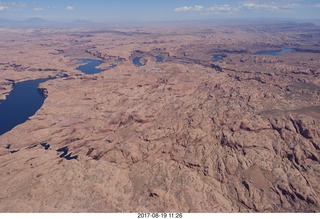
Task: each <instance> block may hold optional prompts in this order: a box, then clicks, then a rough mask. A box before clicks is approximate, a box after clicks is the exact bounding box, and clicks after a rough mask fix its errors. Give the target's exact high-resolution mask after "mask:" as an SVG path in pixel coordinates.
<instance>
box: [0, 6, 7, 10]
mask: <svg viewBox="0 0 320 219" xmlns="http://www.w3.org/2000/svg"><path fill="white" fill-rule="evenodd" d="M7 9H9V7H8V6H5V5H0V11H5V10H7Z"/></svg>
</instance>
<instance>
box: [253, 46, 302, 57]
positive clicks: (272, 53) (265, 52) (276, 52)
mask: <svg viewBox="0 0 320 219" xmlns="http://www.w3.org/2000/svg"><path fill="white" fill-rule="evenodd" d="M294 51H296V50H295V49H291V48H285V49H278V50H260V51H257V52H255V53H254V55H269V56H275V57H279V56H282V55H283V53H289V52H294Z"/></svg>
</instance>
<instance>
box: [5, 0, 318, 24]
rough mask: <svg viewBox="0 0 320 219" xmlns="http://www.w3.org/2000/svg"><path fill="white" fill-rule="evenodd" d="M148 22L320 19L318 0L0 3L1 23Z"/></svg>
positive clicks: (31, 0) (22, 0)
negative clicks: (21, 21) (15, 21)
mask: <svg viewBox="0 0 320 219" xmlns="http://www.w3.org/2000/svg"><path fill="white" fill-rule="evenodd" d="M33 17H38V18H43V19H46V20H49V21H60V22H61V21H66V22H71V21H74V20H88V21H93V22H126V21H133V22H136V21H137V22H139V21H142V22H148V21H175V20H176V21H180V20H201V19H205V20H207V19H239V18H240V19H242V18H243V19H257V18H272V19H275V18H279V19H281V18H289V19H320V0H278V1H268V0H197V1H195V0H20V1H19V0H17V1H13V0H0V19H10V20H25V19H29V18H33Z"/></svg>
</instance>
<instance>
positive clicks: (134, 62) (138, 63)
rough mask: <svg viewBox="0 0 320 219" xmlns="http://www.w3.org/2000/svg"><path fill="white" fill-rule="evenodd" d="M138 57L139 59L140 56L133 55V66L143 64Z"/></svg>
mask: <svg viewBox="0 0 320 219" xmlns="http://www.w3.org/2000/svg"><path fill="white" fill-rule="evenodd" d="M140 59H141V57H135V58H134V59H132V62H133V64H135V66H137V67H141V66H144V64H142V63H141V62H140Z"/></svg>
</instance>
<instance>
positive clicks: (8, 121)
mask: <svg viewBox="0 0 320 219" xmlns="http://www.w3.org/2000/svg"><path fill="white" fill-rule="evenodd" d="M47 80H49V79H47V78H42V79H37V80H30V81H23V82H19V83H16V84H14V86H13V90H12V91H11V92H10V94H9V95H8V96H7V97H6V99H5V100H0V135H2V134H4V133H6V132H8V131H10V130H11V129H13V128H14V127H15V126H17V125H19V124H22V123H24V122H25V121H27V120H28V118H29V117H30V116H33V115H34V114H35V113H36V112H37V111H38V110H39V109H40V108H41V106H42V105H43V103H44V100H45V96H44V95H43V94H42V93H41V92H40V90H38V86H39V84H40V83H43V82H45V81H47Z"/></svg>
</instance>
